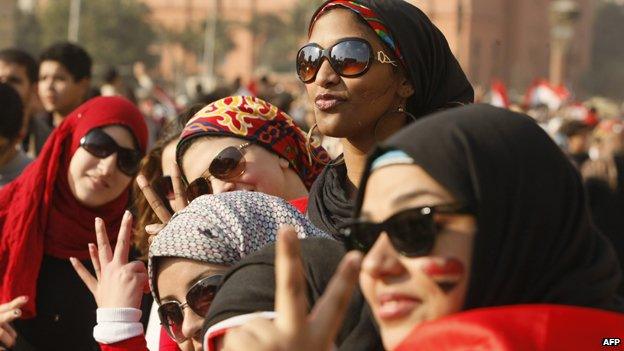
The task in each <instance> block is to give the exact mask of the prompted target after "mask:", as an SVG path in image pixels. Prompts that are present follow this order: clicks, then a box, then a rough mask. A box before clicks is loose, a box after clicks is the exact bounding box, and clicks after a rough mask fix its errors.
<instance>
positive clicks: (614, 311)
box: [225, 105, 624, 350]
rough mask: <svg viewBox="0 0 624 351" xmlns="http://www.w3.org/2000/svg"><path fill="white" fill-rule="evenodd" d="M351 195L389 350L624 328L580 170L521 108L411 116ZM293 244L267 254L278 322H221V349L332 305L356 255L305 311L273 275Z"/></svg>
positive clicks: (499, 344)
mask: <svg viewBox="0 0 624 351" xmlns="http://www.w3.org/2000/svg"><path fill="white" fill-rule="evenodd" d="M396 184H401V185H402V186H400V187H397V186H396ZM356 209H357V210H356V213H355V218H356V219H355V220H354V221H353V222H352V223H350V224H348V225H346V226H345V228H344V231H343V235H345V236H346V238H347V242H348V243H349V246H350V247H352V248H356V249H358V250H359V251H362V252H363V253H364V254H365V256H364V258H363V260H362V261H361V271H360V274H359V283H360V287H361V289H362V292H363V294H364V296H365V298H366V300H367V302H368V304H369V305H370V307H371V310H372V312H373V315H374V317H375V319H376V321H377V324H378V325H379V330H380V333H381V337H382V339H383V343H384V346H385V348H386V349H387V350H420V349H422V350H458V349H460V350H465V349H479V350H593V349H600V347H601V345H603V340H604V339H605V335H609V337H608V338H620V339H622V338H624V328H622V326H624V314H623V312H624V305H623V304H622V299H621V297H619V296H617V294H616V289H617V287H618V283H619V281H620V278H621V277H620V276H621V274H620V270H619V266H618V261H617V259H616V256H615V253H614V251H613V248H612V247H611V244H610V243H609V242H608V240H606V238H605V237H604V236H603V235H602V234H600V232H599V231H598V230H597V229H596V228H595V226H594V225H593V224H592V222H591V219H590V216H589V213H588V210H587V203H586V200H585V193H584V189H583V185H582V181H581V177H580V175H579V174H578V172H577V171H576V170H575V168H574V166H573V165H572V164H571V163H570V162H569V160H568V159H567V157H566V156H565V155H564V154H563V153H562V152H561V150H560V149H559V148H558V147H557V146H556V145H555V143H554V142H553V141H552V140H551V139H550V138H549V137H548V135H547V134H546V133H545V132H544V131H543V130H542V129H541V128H540V127H539V126H538V125H537V124H536V123H535V122H534V121H533V120H532V119H530V118H529V117H527V116H524V115H519V114H516V113H513V112H510V111H507V110H502V109H498V108H495V107H491V106H486V105H473V106H466V107H461V108H457V109H453V110H449V111H446V112H441V113H439V114H436V115H435V116H432V118H426V119H424V120H422V121H419V122H417V123H415V124H414V125H412V126H410V127H408V128H406V129H405V130H403V131H401V132H399V133H397V134H396V135H394V136H393V137H392V138H390V139H389V140H388V141H387V143H385V144H384V145H383V146H382V147H380V148H378V149H376V151H375V152H374V153H373V155H372V156H371V157H370V158H369V161H368V163H367V167H366V172H365V173H364V176H363V187H362V188H361V190H360V193H359V196H358V202H357V204H356ZM283 241H284V240H282V239H280V240H279V242H278V246H279V245H280V244H282V242H283ZM290 246H292V245H290ZM278 251H280V250H279V249H278ZM290 251H291V253H290V255H285V256H286V257H285V258H282V261H281V263H282V266H281V267H280V265H279V264H278V267H277V268H276V275H277V278H278V283H277V287H278V291H277V292H276V296H278V297H280V296H281V298H284V297H283V296H285V295H287V296H288V298H289V299H290V300H288V301H286V302H285V303H283V304H282V305H281V306H282V311H278V316H277V317H276V318H277V320H278V321H280V323H281V324H279V323H278V324H276V325H274V326H272V325H266V324H265V325H262V324H260V323H256V324H255V325H249V326H246V327H242V328H241V330H240V331H238V332H234V333H232V335H231V336H230V333H228V335H226V338H225V345H226V346H225V350H268V349H271V350H274V349H276V348H271V346H274V345H288V344H289V342H292V341H293V340H298V341H299V342H302V340H303V341H305V340H306V338H307V337H308V336H309V335H315V334H314V333H315V332H314V330H315V329H313V327H314V326H315V325H314V323H315V321H318V320H335V319H338V320H339V319H340V314H341V313H342V312H341V310H344V305H345V302H344V300H345V296H346V297H348V296H349V293H348V291H349V289H348V286H350V284H353V283H355V280H354V279H352V277H353V275H354V274H353V272H355V271H357V269H356V267H358V261H359V259H357V258H356V257H354V256H348V257H347V259H345V262H343V263H344V264H343V265H342V266H341V267H342V268H344V269H341V268H339V269H338V270H337V274H336V278H337V279H336V282H334V284H333V285H332V283H330V284H329V288H328V289H327V291H326V292H325V297H326V298H325V299H321V300H322V301H323V302H322V304H321V303H319V305H317V306H316V308H315V310H314V314H313V316H311V317H308V318H309V319H305V318H302V317H300V315H299V314H297V313H295V312H289V313H286V312H285V311H297V310H301V307H300V306H298V305H299V304H298V303H297V301H299V300H298V296H297V294H296V293H295V294H294V296H293V294H292V293H291V294H286V293H285V292H292V291H298V290H299V288H297V286H287V287H288V289H284V288H283V287H284V285H283V284H280V282H279V278H280V277H284V276H285V277H287V278H288V279H285V280H286V281H287V282H291V284H297V281H298V280H297V279H296V277H297V275H298V274H299V273H298V272H297V271H296V269H294V268H292V267H293V266H296V265H298V264H299V263H298V257H297V254H296V250H290ZM292 252H294V254H293V253H292ZM355 254H356V253H350V254H349V255H355ZM277 262H278V263H280V259H279V255H278V260H277ZM284 262H286V263H288V264H286V265H283V263H284ZM299 281H300V280H299ZM292 282H295V283H292ZM280 287H282V288H283V289H282V291H280V290H279V289H280ZM278 297H276V299H277V298H278ZM276 301H277V300H276ZM511 305H513V306H511ZM304 317H306V316H305V315H304ZM301 319H303V320H301ZM317 323H318V322H317ZM285 325H298V326H299V327H298V328H297V329H298V331H296V332H293V330H292V329H291V330H288V332H289V333H282V334H280V333H281V332H283V331H284V329H283V326H285ZM271 330H277V332H276V333H272V332H271ZM332 335H335V327H332V328H328V330H326V331H325V332H324V333H323V335H318V333H317V334H316V335H315V339H314V341H313V342H314V343H315V344H310V345H312V346H317V347H316V348H309V349H310V350H312V349H313V350H326V349H327V348H326V346H325V345H326V343H327V341H328V340H329V341H331V336H332ZM611 335H613V336H611ZM276 336H279V337H276ZM291 345H292V343H291ZM319 345H323V347H320V346H319ZM280 349H288V348H280ZM298 349H299V350H304V348H298Z"/></svg>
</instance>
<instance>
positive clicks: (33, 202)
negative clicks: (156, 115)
mask: <svg viewBox="0 0 624 351" xmlns="http://www.w3.org/2000/svg"><path fill="white" fill-rule="evenodd" d="M146 144H147V128H146V126H145V122H144V118H143V116H142V115H141V113H140V112H139V110H138V109H137V108H136V107H135V106H134V105H133V104H132V103H130V102H129V101H127V100H125V99H123V98H119V97H101V98H95V99H92V100H90V101H88V102H86V103H85V104H83V105H81V106H80V107H78V108H77V109H76V110H75V111H74V112H72V113H71V114H70V115H69V116H68V117H67V118H66V119H65V121H64V122H63V123H62V124H61V125H60V126H59V127H58V128H56V129H55V130H54V132H53V133H52V134H51V135H50V137H49V139H48V141H47V142H46V145H45V147H44V148H43V150H42V152H41V153H40V155H39V156H38V158H37V159H36V160H35V161H34V162H33V164H31V165H30V166H29V167H28V168H27V169H26V170H25V171H24V172H23V173H22V175H21V176H20V177H19V178H17V179H16V180H15V181H13V182H12V183H10V184H9V185H7V186H6V187H5V188H3V189H2V190H0V241H1V244H0V257H2V258H3V259H2V260H1V261H0V276H1V277H2V281H3V283H2V286H1V288H0V301H2V302H7V301H10V300H12V299H13V298H16V297H18V296H27V297H28V302H27V303H26V304H25V305H24V306H23V307H21V309H20V310H21V315H22V318H24V319H22V320H19V321H16V323H15V324H14V326H15V329H16V330H17V333H18V334H20V336H21V337H22V338H23V339H24V340H25V341H27V342H29V343H31V344H32V345H33V346H34V347H35V348H36V349H48V348H49V347H50V345H49V340H50V338H53V339H54V341H55V347H57V348H58V349H65V350H88V349H92V348H93V347H97V344H96V343H95V342H94V340H93V338H92V337H91V335H90V334H91V332H90V330H91V329H92V328H93V326H94V325H95V316H94V315H93V309H94V307H95V301H93V298H92V297H91V296H90V294H89V292H88V291H87V290H86V289H85V288H84V286H83V285H82V283H81V282H80V280H79V279H77V277H76V276H75V274H74V273H73V269H72V268H71V265H70V263H69V261H68V258H69V257H72V256H75V257H77V258H79V259H81V260H87V259H88V258H89V252H88V249H87V248H88V243H90V242H93V240H94V236H93V230H92V223H93V220H94V219H95V218H96V217H100V218H103V219H105V220H106V223H108V229H109V232H111V233H117V231H118V228H119V225H120V223H121V218H122V215H123V212H124V210H125V209H126V207H127V206H128V202H129V197H130V194H129V190H130V183H131V181H132V179H133V177H134V176H135V175H136V173H137V172H138V169H139V160H140V159H141V157H142V156H143V154H144V153H145V150H146V147H147V145H146ZM110 240H111V241H112V242H115V240H116V236H111V237H110ZM5 346H6V345H5Z"/></svg>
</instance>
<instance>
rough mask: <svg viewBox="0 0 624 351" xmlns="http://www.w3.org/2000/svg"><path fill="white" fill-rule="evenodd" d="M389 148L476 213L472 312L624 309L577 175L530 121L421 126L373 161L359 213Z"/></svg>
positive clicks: (469, 112)
mask: <svg viewBox="0 0 624 351" xmlns="http://www.w3.org/2000/svg"><path fill="white" fill-rule="evenodd" d="M389 149H398V150H402V151H404V152H405V153H407V154H408V155H409V156H411V157H412V158H413V159H414V162H415V164H417V165H419V166H420V167H422V168H423V169H424V170H425V171H426V172H427V173H428V174H429V175H430V176H431V177H432V178H434V179H435V180H437V181H438V182H439V183H440V184H441V185H442V186H444V187H445V188H446V189H447V190H448V191H449V192H450V193H451V194H452V195H453V196H454V197H455V199H456V200H457V201H458V202H460V203H463V204H466V205H468V206H470V207H471V208H473V209H475V215H476V219H477V228H478V231H477V234H476V236H475V241H474V248H473V259H472V268H471V276H470V283H469V287H468V293H467V296H466V303H465V308H466V309H470V308H476V307H485V306H497V305H508V304H519V303H559V304H568V305H576V306H587V307H595V308H603V309H610V310H620V311H621V310H622V304H621V300H619V298H617V297H616V292H615V291H616V289H617V287H618V284H619V281H620V269H619V266H618V261H617V258H616V256H615V254H614V251H613V248H612V247H611V245H610V243H609V242H608V241H607V240H606V238H605V237H604V236H603V235H602V234H600V233H599V231H598V230H597V229H596V227H595V226H594V225H593V223H592V222H591V219H590V216H589V212H588V209H587V203H586V200H585V192H584V188H583V185H582V181H581V178H580V175H579V174H578V172H577V171H576V169H575V167H574V166H573V165H572V163H571V162H570V161H568V159H567V158H566V156H565V155H564V154H563V152H562V151H561V150H560V149H559V148H558V147H557V146H556V145H555V143H554V142H553V141H552V140H551V139H550V138H549V137H548V135H547V134H546V133H545V132H544V131H543V130H542V129H541V128H540V127H539V126H538V125H537V124H536V123H535V122H534V121H533V120H532V119H530V118H529V117H527V116H524V115H521V114H517V113H514V112H511V111H508V110H503V109H499V108H495V107H492V106H487V105H472V106H465V107H460V108H457V109H452V110H448V111H444V112H440V113H438V114H436V115H434V116H432V118H426V119H423V120H421V121H418V122H416V123H415V124H413V125H412V126H410V127H408V128H406V129H404V130H402V131H400V132H398V133H397V134H395V135H394V136H392V137H391V138H390V139H389V140H388V141H387V142H386V143H384V145H383V146H382V147H381V148H378V149H377V150H376V151H375V152H374V154H373V156H371V158H370V159H369V164H368V166H367V170H366V171H365V175H364V177H363V186H362V187H361V190H360V193H359V195H358V201H357V204H358V205H357V206H356V208H358V211H357V212H359V209H360V208H361V203H362V195H363V193H364V191H365V188H366V184H365V182H366V180H367V178H368V176H369V175H370V164H371V162H372V161H373V160H374V159H375V158H376V157H377V156H378V155H380V154H381V153H383V152H384V150H389ZM356 215H359V213H356Z"/></svg>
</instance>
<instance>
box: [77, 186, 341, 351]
mask: <svg viewBox="0 0 624 351" xmlns="http://www.w3.org/2000/svg"><path fill="white" fill-rule="evenodd" d="M283 225H289V226H291V227H293V228H296V232H297V234H298V236H299V237H300V238H306V237H320V238H329V235H328V234H325V233H324V232H322V231H320V230H319V229H317V228H315V227H314V226H313V225H312V224H311V223H310V222H309V221H308V220H307V219H306V218H305V217H304V216H303V215H302V214H301V213H300V212H299V211H298V210H297V209H295V208H294V207H293V206H291V205H290V204H288V203H287V202H286V201H285V200H283V199H280V198H277V197H274V196H270V195H266V194H262V193H259V192H244V191H235V192H229V193H221V194H216V195H213V196H202V197H199V198H197V199H196V200H195V201H193V202H191V203H190V204H189V206H188V207H186V208H185V209H183V210H181V211H179V212H177V213H176V214H175V215H174V216H173V217H172V218H171V220H170V221H169V223H168V224H167V226H166V227H165V228H164V229H163V230H162V231H161V232H160V233H159V234H158V236H156V237H155V239H154V241H153V242H152V244H151V245H150V255H149V263H148V268H149V280H150V287H151V289H152V294H153V296H154V299H155V301H156V302H157V303H158V305H159V307H158V314H159V317H160V320H161V324H162V325H163V326H164V327H165V329H166V330H167V333H168V334H169V336H170V337H171V338H172V339H174V340H175V341H176V342H178V343H182V342H185V341H187V340H190V341H192V346H193V349H194V350H196V351H197V350H201V349H202V348H201V328H202V325H203V320H204V316H205V315H206V313H207V311H208V308H209V307H210V304H211V302H212V299H213V297H214V295H215V293H216V287H217V285H218V284H219V283H220V281H221V275H222V274H223V273H224V272H225V271H226V270H227V269H228V267H230V266H232V265H233V264H235V263H237V262H238V261H240V260H241V259H242V258H243V257H245V256H246V255H248V254H250V253H252V252H255V251H258V250H260V249H261V248H262V247H264V246H266V245H267V244H270V243H272V242H274V241H275V238H276V234H277V230H278V228H279V227H280V226H283ZM131 226H132V224H131V216H127V217H126V218H125V219H124V224H123V225H122V232H121V233H120V234H119V235H120V237H121V238H124V239H125V240H127V239H128V238H129V235H130V234H129V232H130V229H129V228H130V227H131ZM96 231H97V232H98V233H99V234H98V237H99V238H100V239H99V240H98V246H99V255H98V254H97V253H96V252H95V251H93V252H92V253H91V254H92V255H91V259H92V260H93V264H94V266H96V267H101V268H100V269H99V270H97V269H96V276H97V277H98V278H97V279H96V278H95V277H93V276H92V275H91V273H90V272H88V271H87V270H86V269H85V268H84V267H83V266H82V265H81V264H79V263H77V262H76V270H77V272H78V274H80V276H81V277H82V279H83V281H84V282H85V284H86V285H87V286H88V287H89V289H90V290H91V292H92V293H93V295H94V296H95V299H96V300H97V301H98V306H99V307H100V308H99V309H98V312H97V313H98V325H97V326H96V327H95V329H94V331H93V334H94V336H95V338H96V339H97V340H98V341H100V342H101V343H102V345H101V346H102V349H103V350H104V351H122V350H127V351H130V350H141V351H143V350H146V348H145V339H144V338H143V335H142V332H143V329H142V327H141V325H140V323H138V318H139V317H140V310H138V308H139V304H140V296H141V294H142V289H141V288H140V287H141V286H142V285H141V283H140V282H141V280H143V281H145V280H147V276H146V275H145V272H144V270H145V269H144V268H143V270H141V269H137V268H136V267H135V265H136V262H131V263H128V261H127V245H128V244H127V243H126V244H125V245H126V246H125V247H124V246H123V245H122V244H119V245H118V246H119V247H118V248H116V249H115V253H114V254H113V253H111V252H110V246H109V245H107V243H106V235H104V234H103V232H104V228H103V227H102V223H101V222H100V223H96ZM124 257H125V260H124V259H123V258H124ZM129 273H130V274H129ZM129 277H130V278H129ZM128 281H131V282H138V283H133V284H129V283H128ZM113 286H115V287H116V288H115V289H107V288H106V287H113Z"/></svg>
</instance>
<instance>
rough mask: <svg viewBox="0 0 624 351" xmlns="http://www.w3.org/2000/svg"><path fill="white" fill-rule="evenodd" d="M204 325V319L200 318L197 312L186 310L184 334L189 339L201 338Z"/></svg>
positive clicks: (183, 324)
mask: <svg viewBox="0 0 624 351" xmlns="http://www.w3.org/2000/svg"><path fill="white" fill-rule="evenodd" d="M203 324H204V319H203V318H202V317H201V316H198V315H197V314H196V313H195V312H193V310H192V309H190V308H185V309H184V320H183V321H182V334H183V335H184V336H185V337H186V338H188V339H197V340H199V338H200V335H199V334H200V332H201V328H202V325H203Z"/></svg>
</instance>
